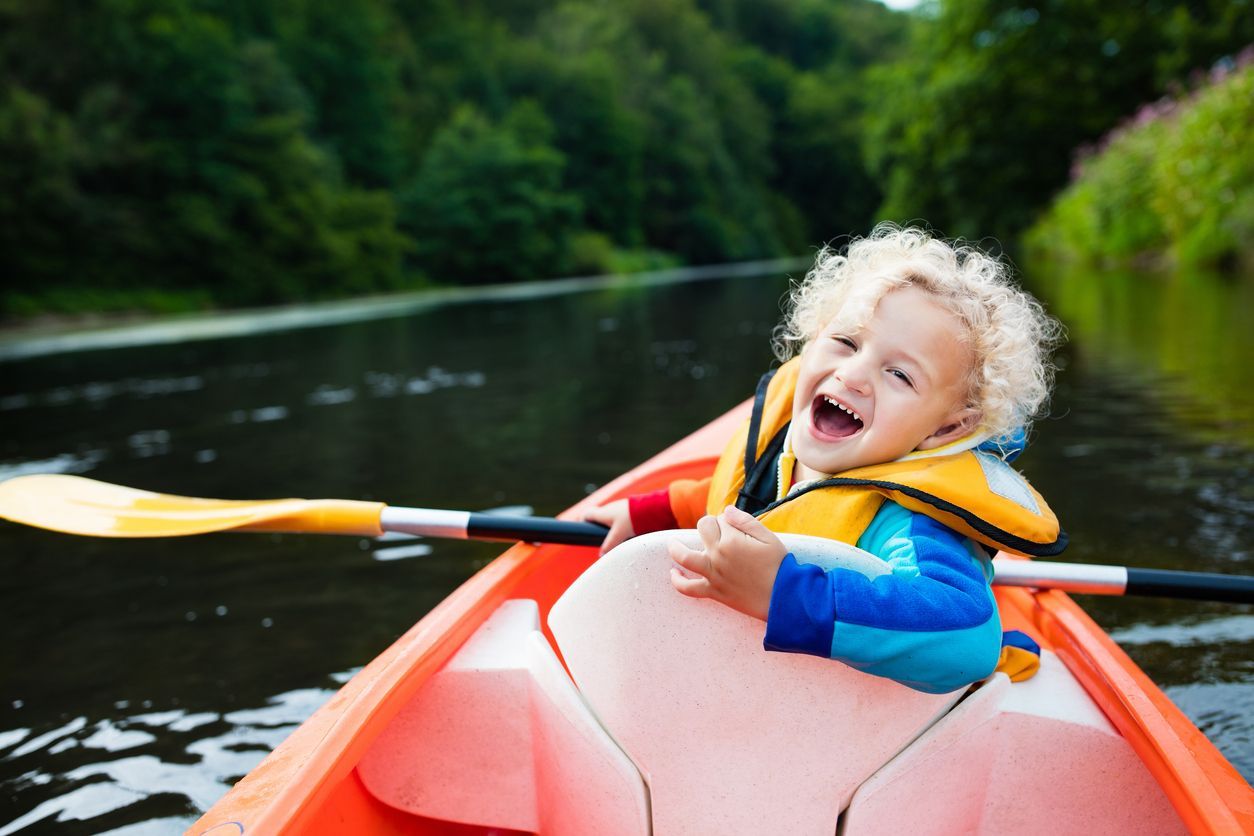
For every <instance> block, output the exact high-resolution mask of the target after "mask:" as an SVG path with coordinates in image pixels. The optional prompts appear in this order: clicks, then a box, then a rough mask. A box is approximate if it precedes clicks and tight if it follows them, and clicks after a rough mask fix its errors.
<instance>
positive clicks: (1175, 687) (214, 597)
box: [0, 277, 1254, 834]
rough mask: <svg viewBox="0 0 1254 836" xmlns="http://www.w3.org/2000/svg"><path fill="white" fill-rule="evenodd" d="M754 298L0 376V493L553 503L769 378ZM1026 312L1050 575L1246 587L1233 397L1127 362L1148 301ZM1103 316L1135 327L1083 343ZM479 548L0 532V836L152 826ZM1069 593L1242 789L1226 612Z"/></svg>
mask: <svg viewBox="0 0 1254 836" xmlns="http://www.w3.org/2000/svg"><path fill="white" fill-rule="evenodd" d="M1121 287H1122V285H1121ZM783 289H784V282H783V280H782V278H769V279H767V278H751V277H742V278H736V279H729V280H727V281H709V282H701V283H694V284H679V285H670V286H655V287H638V288H633V287H630V286H614V287H593V288H591V289H586V290H585V291H584V292H579V293H572V294H568V295H556V296H547V297H543V298H535V299H525V298H523V299H513V300H509V301H499V300H497V301H484V302H478V303H471V302H464V303H461V304H456V305H450V306H447V307H443V308H425V309H421V310H416V311H415V312H412V313H411V314H410V315H408V316H404V317H393V318H389V319H379V320H375V321H353V322H347V323H339V324H336V325H334V326H328V327H323V328H314V327H307V328H305V329H303V330H298V331H287V332H281V333H257V334H252V335H250V336H247V337H239V338H235V339H217V340H203V341H199V342H186V343H177V344H163V345H158V346H150V347H141V346H132V347H123V348H116V349H112V350H101V351H94V352H81V353H76V354H61V355H48V356H43V357H38V358H31V359H25V360H21V361H17V362H10V363H5V364H4V365H3V372H4V378H3V379H4V382H3V389H2V390H0V422H3V427H4V432H3V433H2V434H0V476H6V477H7V476H11V475H16V474H19V473H25V472H65V473H80V474H85V475H89V476H92V477H94V478H98V479H102V480H105V481H109V482H115V483H119V484H124V485H132V486H135V487H140V488H145V489H149V490H158V491H165V492H170V493H177V494H184V495H191V496H210V497H223V498H273V497H283V496H308V497H318V496H328V497H344V498H354V499H379V500H383V501H386V502H389V503H393V504H398V505H410V506H421V507H434V508H464V509H472V510H484V509H491V508H500V507H501V506H503V505H508V504H513V503H524V504H523V505H521V506H520V507H514V508H513V509H512V510H515V511H522V512H531V511H533V510H534V513H536V514H540V515H546V516H547V515H552V514H554V513H556V512H558V511H560V510H561V509H562V508H564V507H566V506H568V505H570V504H571V503H572V502H573V501H574V500H576V499H577V498H579V497H580V496H582V495H583V494H584V493H585V492H587V491H590V490H592V489H594V488H595V487H596V486H597V485H599V484H603V483H604V482H606V481H608V480H609V479H611V478H613V477H614V476H616V475H618V474H619V473H621V472H623V471H624V470H626V469H627V468H629V467H631V466H633V465H635V464H637V463H639V462H640V461H641V460H643V459H644V458H646V457H647V456H649V455H651V454H652V453H653V452H656V451H657V450H658V449H660V448H661V447H663V446H665V445H666V444H668V443H670V442H671V441H673V440H675V439H676V438H678V437H680V436H682V435H684V434H685V433H687V432H689V431H691V430H692V429H695V428H696V427H698V426H700V425H701V424H703V423H705V422H706V421H707V420H709V419H710V418H711V417H713V416H714V415H716V414H718V413H720V412H722V411H723V410H725V409H727V408H729V407H730V406H732V405H733V404H735V403H737V402H738V401H740V400H741V399H743V398H744V397H746V396H747V395H748V394H749V392H750V391H751V389H752V387H753V385H754V382H755V381H756V379H757V377H758V375H759V373H760V372H761V371H762V370H763V369H764V368H765V367H766V366H767V365H768V364H769V363H770V362H771V357H770V352H769V348H768V339H769V334H770V330H771V328H772V326H773V325H774V323H775V320H776V319H777V317H778V310H779V309H778V300H779V297H780V294H781V293H782V291H783ZM1125 292H1126V291H1125ZM1227 292H1228V293H1230V294H1237V296H1234V297H1232V298H1228V297H1225V299H1226V301H1223V300H1221V301H1212V302H1210V303H1208V304H1209V305H1210V307H1209V308H1207V310H1209V311H1211V312H1212V314H1213V315H1212V317H1211V319H1209V320H1207V323H1208V327H1212V328H1217V329H1222V328H1236V327H1240V328H1246V330H1245V331H1242V332H1240V333H1229V334H1227V335H1226V336H1225V335H1223V334H1218V335H1215V334H1208V335H1206V337H1205V339H1206V340H1207V341H1208V342H1207V346H1209V345H1211V344H1212V343H1213V344H1214V345H1215V346H1216V347H1218V346H1220V345H1221V344H1223V345H1228V344H1229V343H1235V344H1237V345H1246V346H1248V339H1249V333H1250V332H1251V331H1254V329H1250V328H1248V326H1249V324H1250V323H1248V322H1246V321H1244V320H1242V319H1241V317H1242V316H1244V315H1245V314H1240V313H1234V312H1231V311H1229V310H1228V308H1230V307H1232V306H1233V305H1235V303H1236V302H1237V301H1239V299H1241V298H1246V297H1241V296H1240V295H1239V294H1241V293H1244V292H1245V291H1244V290H1241V289H1239V288H1230V289H1229V291H1227ZM1054 294H1055V296H1056V298H1055V297H1051V296H1050V293H1049V292H1046V293H1044V294H1043V295H1045V296H1046V298H1047V299H1048V300H1049V301H1050V302H1051V304H1052V305H1053V307H1054V308H1055V309H1056V310H1057V311H1058V312H1059V313H1060V314H1061V315H1062V316H1063V317H1064V318H1065V319H1066V320H1067V321H1068V324H1069V325H1070V327H1071V330H1072V334H1073V343H1072V345H1071V346H1070V347H1069V348H1068V350H1067V353H1066V355H1065V357H1064V359H1065V361H1066V363H1067V367H1066V368H1065V369H1064V371H1063V373H1062V374H1061V376H1060V381H1059V383H1060V386H1059V394H1058V396H1057V398H1056V400H1055V409H1054V416H1053V417H1052V418H1051V419H1050V420H1046V421H1043V422H1041V424H1040V425H1039V426H1038V428H1037V432H1036V434H1035V440H1034V446H1033V449H1031V450H1029V451H1028V453H1027V454H1026V455H1025V456H1024V457H1023V459H1021V463H1022V466H1023V468H1024V470H1025V471H1026V472H1027V473H1028V475H1029V476H1030V477H1031V478H1032V479H1033V481H1034V482H1036V483H1037V484H1038V486H1039V487H1040V488H1041V490H1042V491H1043V493H1045V495H1047V496H1048V497H1050V499H1051V503H1052V504H1054V505H1055V507H1056V508H1057V510H1058V512H1059V516H1060V517H1061V518H1062V519H1063V522H1064V525H1065V526H1066V527H1067V529H1068V531H1069V532H1070V534H1071V538H1072V543H1073V545H1072V548H1071V549H1070V550H1069V551H1068V553H1067V555H1066V557H1067V558H1068V559H1073V560H1077V561H1087V562H1100V563H1110V562H1115V563H1118V562H1127V563H1136V564H1139V565H1148V566H1159V567H1168V568H1181V567H1184V568H1199V569H1211V570H1217V571H1234V572H1235V571H1243V570H1244V571H1248V566H1249V565H1250V560H1251V557H1250V551H1251V545H1252V544H1251V539H1250V534H1249V531H1250V529H1251V527H1250V517H1251V514H1252V513H1254V495H1252V494H1251V487H1250V486H1251V484H1252V480H1251V479H1250V472H1251V469H1254V459H1252V458H1251V456H1252V453H1251V449H1252V447H1254V445H1251V444H1250V443H1249V441H1250V440H1249V436H1248V427H1249V422H1248V417H1249V414H1250V413H1249V412H1248V411H1243V410H1248V409H1249V406H1248V404H1249V401H1248V398H1249V394H1248V392H1249V389H1248V387H1246V388H1245V389H1241V385H1238V384H1234V385H1233V386H1234V390H1232V391H1230V390H1229V389H1223V391H1222V392H1221V391H1220V388H1221V387H1220V385H1219V384H1218V383H1217V382H1216V381H1218V380H1219V379H1220V378H1222V377H1223V375H1215V374H1212V372H1210V371H1206V367H1207V364H1209V363H1211V361H1209V360H1207V361H1205V363H1202V361H1200V360H1199V361H1198V362H1199V363H1202V365H1201V366H1200V367H1199V368H1200V369H1201V370H1200V371H1197V372H1196V373H1195V372H1194V371H1192V367H1190V366H1187V365H1180V364H1176V365H1163V364H1162V363H1161V362H1159V361H1158V360H1154V359H1152V358H1150V359H1147V357H1146V356H1144V349H1143V343H1142V342H1139V341H1140V340H1143V339H1147V337H1142V336H1139V335H1140V334H1141V333H1142V331H1145V332H1146V333H1147V334H1152V333H1153V329H1150V328H1143V325H1144V323H1143V320H1144V319H1145V318H1146V317H1157V318H1158V320H1159V321H1160V322H1161V321H1162V320H1163V318H1164V316H1165V315H1164V314H1162V312H1161V311H1160V312H1158V313H1150V312H1147V310H1148V309H1146V308H1144V307H1137V308H1135V309H1134V312H1133V313H1129V314H1128V315H1127V316H1125V317H1123V318H1119V317H1113V318H1112V314H1110V311H1111V310H1116V311H1122V310H1125V309H1130V308H1129V306H1128V305H1122V303H1119V304H1117V303H1116V302H1117V300H1116V301H1109V300H1107V301H1103V302H1102V303H1101V304H1102V306H1103V307H1101V310H1100V315H1098V314H1094V315H1092V316H1090V315H1089V314H1088V313H1086V311H1088V310H1089V308H1090V307H1093V306H1094V305H1096V304H1097V303H1096V302H1093V301H1092V298H1093V297H1094V295H1095V294H1096V291H1094V290H1093V288H1091V287H1081V289H1080V290H1074V289H1071V286H1070V285H1062V284H1059V285H1057V286H1056V287H1054ZM1068 294H1072V295H1075V294H1078V295H1079V299H1080V301H1078V302H1076V301H1069V300H1071V296H1069V295H1068ZM1172 299H1173V297H1168V302H1165V303H1163V304H1168V305H1169V306H1170V305H1173V304H1176V302H1175V301H1172ZM1137 304H1138V305H1143V304H1148V303H1143V302H1138V303H1137ZM1121 305H1122V306H1121ZM1073 308H1074V310H1073ZM1221 312H1222V313H1224V316H1226V317H1227V319H1224V317H1222V316H1220V315H1219V314H1220V313H1221ZM1086 317H1088V318H1086ZM1103 317H1105V319H1103ZM1103 322H1108V323H1109V324H1108V326H1107V327H1101V324H1102V323H1103ZM1094 323H1095V324H1094ZM1225 323H1227V324H1225ZM1123 327H1127V328H1128V329H1130V331H1131V333H1132V334H1133V335H1132V336H1123V337H1120V336H1117V335H1116V334H1114V333H1112V332H1113V331H1115V330H1117V329H1119V328H1123ZM1160 339H1163V340H1167V339H1172V340H1175V339H1183V338H1178V337H1166V336H1163V337H1160ZM1242 340H1245V341H1247V342H1245V343H1242V342H1241V341H1242ZM1199 350H1210V349H1209V348H1206V347H1203V348H1200V349H1199ZM1216 350H1220V349H1218V348H1217V349H1216ZM1222 351H1224V352H1230V351H1231V350H1230V349H1229V348H1223V349H1222ZM1160 353H1161V354H1163V355H1165V356H1167V357H1169V358H1179V357H1183V356H1185V354H1186V353H1187V352H1183V349H1173V350H1172V351H1171V352H1165V351H1164V352H1160ZM1224 356H1229V355H1224ZM1231 356H1234V357H1239V356H1240V355H1239V354H1237V355H1231ZM1246 356H1247V357H1248V356H1249V355H1248V352H1247V354H1246ZM1172 362H1173V363H1175V362H1176V361H1175V360H1173V361H1172ZM1195 374H1196V375H1201V376H1200V377H1198V378H1197V379H1198V380H1200V381H1202V383H1196V382H1193V381H1194V375H1195ZM1242 374H1248V371H1234V373H1233V379H1234V380H1237V381H1239V380H1243V379H1245V378H1242V377H1240V375H1242ZM1236 389H1240V391H1235V390H1236ZM1242 416H1244V417H1242ZM500 550H501V547H500V546H499V545H494V544H490V543H467V542H455V541H454V542H450V541H437V540H430V539H420V538H398V537H387V538H381V540H380V541H378V542H376V541H370V540H361V539H359V538H332V537H311V536H294V535H233V536H232V535H218V536H205V537H193V538H186V539H180V540H151V541H138V540H132V541H122V540H118V541H109V540H90V539H74V538H69V537H65V536H61V535H55V534H49V533H45V532H39V531H34V530H27V529H22V528H19V527H17V526H10V525H0V599H2V605H0V620H2V623H0V630H3V631H4V635H5V636H6V639H7V641H6V643H5V645H4V656H3V657H0V665H3V669H4V670H5V672H6V674H5V689H4V694H3V703H0V787H2V788H3V792H0V827H3V828H4V830H2V831H0V833H7V832H15V831H16V830H18V829H21V828H23V827H24V826H26V825H28V824H34V825H35V828H36V829H39V828H40V827H41V826H42V827H43V828H44V829H55V830H57V832H61V833H95V832H101V831H107V830H109V829H110V828H113V829H114V832H120V833H127V834H141V833H143V834H147V833H167V832H172V831H174V830H178V829H180V828H181V827H182V826H183V825H185V824H186V823H188V822H190V821H191V820H192V819H193V818H194V817H195V816H196V814H197V812H198V811H199V810H201V809H203V808H204V807H205V806H207V805H208V804H209V803H211V802H212V801H213V800H214V799H215V798H216V797H218V796H219V795H220V794H221V793H222V792H223V791H225V789H226V787H227V786H229V784H230V783H231V782H232V781H233V780H234V779H235V778H237V777H238V776H240V775H242V774H243V773H245V772H247V771H248V769H250V768H251V767H252V766H253V765H254V764H255V763H257V762H258V761H259V760H260V758H261V757H262V756H263V755H264V753H265V751H267V750H268V749H269V748H270V747H272V746H273V745H274V744H275V743H277V742H278V741H279V740H281V739H282V738H283V737H284V736H285V735H286V734H287V733H288V732H289V731H290V730H291V729H292V728H293V727H294V726H295V725H296V724H297V723H299V722H300V721H301V720H302V719H304V718H305V717H306V716H308V714H309V713H310V712H312V710H313V709H314V708H315V707H316V706H317V705H318V704H320V703H321V702H322V701H323V700H325V699H326V698H327V697H328V696H329V695H330V694H331V693H332V691H333V688H334V687H335V682H337V681H342V680H343V674H341V673H339V672H343V671H348V670H353V669H356V668H358V667H360V666H361V665H363V664H364V663H365V662H367V661H368V660H370V659H371V658H373V657H374V656H376V655H377V654H378V653H379V652H381V651H382V650H383V649H384V648H385V647H386V646H387V645H388V644H390V643H391V642H392V641H393V640H394V639H395V638H396V637H397V636H398V635H400V634H401V633H402V632H403V631H404V630H406V629H407V628H408V627H409V626H410V625H411V624H412V623H413V622H414V621H415V620H417V619H418V618H419V617H420V616H421V615H422V614H423V613H425V612H426V611H427V610H429V609H430V608H431V607H432V606H434V605H435V604H436V603H437V602H439V601H440V600H441V599H442V598H444V597H445V596H446V595H447V594H448V593H449V592H450V591H451V590H452V589H454V588H455V587H456V586H457V585H458V584H459V583H461V582H462V581H463V580H464V579H465V578H466V577H467V576H469V575H470V574H471V573H472V572H474V571H475V570H476V569H477V568H479V567H480V566H482V565H484V564H485V563H486V562H488V561H489V560H490V559H491V558H492V557H493V556H494V555H496V554H498V553H499V552H500ZM1082 603H1083V605H1084V606H1085V607H1086V608H1087V609H1088V610H1089V611H1090V612H1091V613H1093V614H1094V616H1095V617H1096V618H1098V620H1099V621H1100V622H1101V623H1102V624H1103V625H1105V626H1106V627H1107V628H1109V629H1111V630H1112V631H1114V633H1115V635H1116V636H1117V637H1120V638H1122V639H1123V640H1124V642H1125V644H1126V646H1127V647H1128V649H1129V651H1130V652H1131V653H1132V654H1133V655H1134V657H1135V658H1136V659H1137V660H1138V662H1140V663H1141V664H1142V665H1143V666H1144V667H1145V668H1146V669H1147V671H1148V672H1149V673H1150V675H1151V676H1152V677H1154V678H1155V679H1156V680H1157V681H1159V682H1161V683H1163V684H1164V685H1165V686H1166V688H1167V690H1168V693H1169V694H1170V695H1171V696H1172V698H1173V699H1175V700H1177V702H1178V703H1179V704H1180V705H1181V706H1182V707H1183V708H1184V709H1185V710H1186V712H1187V713H1189V715H1190V716H1191V717H1192V718H1193V719H1194V720H1195V721H1196V722H1198V723H1199V724H1200V725H1202V727H1203V728H1204V730H1205V731H1207V733H1208V734H1210V735H1211V736H1212V738H1213V739H1215V740H1216V742H1217V743H1218V744H1219V745H1220V746H1221V748H1222V749H1223V750H1224V752H1225V754H1227V755H1228V757H1229V758H1231V759H1232V760H1233V761H1234V762H1235V763H1236V764H1237V765H1238V767H1239V768H1240V769H1242V770H1243V771H1244V773H1245V774H1246V775H1247V776H1248V775H1254V743H1252V742H1251V729H1252V728H1254V720H1251V717H1254V662H1252V661H1251V660H1254V652H1252V651H1254V636H1252V635H1251V633H1252V632H1254V630H1252V628H1251V627H1250V625H1249V622H1248V617H1249V616H1248V614H1247V613H1246V612H1245V611H1243V610H1237V611H1234V609H1233V608H1232V607H1230V606H1229V607H1225V606H1223V605H1212V604H1200V603H1186V602H1162V601H1134V600H1101V599H1096V598H1093V597H1086V598H1084V599H1082ZM54 821H55V822H56V824H55V825H53V824H52V823H53V822H54ZM6 822H7V823H8V824H7V825H6V824H3V823H6ZM41 823H42V824H41Z"/></svg>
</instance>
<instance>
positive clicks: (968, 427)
mask: <svg viewBox="0 0 1254 836" xmlns="http://www.w3.org/2000/svg"><path fill="white" fill-rule="evenodd" d="M983 417H984V415H983V413H982V412H980V410H978V409H976V408H975V407H973V406H966V407H962V408H961V409H957V410H954V411H953V412H951V413H950V414H949V415H948V416H946V418H945V421H944V423H942V424H941V425H940V428H939V429H937V430H936V432H934V433H932V434H931V435H929V436H928V437H927V438H925V439H923V443H922V444H920V445H919V446H918V447H917V448H915V449H917V450H935V449H936V448H937V447H943V446H945V445H946V444H948V443H950V442H951V441H957V440H958V439H960V438H962V437H963V436H964V435H968V434H969V433H971V432H972V431H973V430H974V429H975V428H976V427H977V426H979V423H980V419H981V418H983Z"/></svg>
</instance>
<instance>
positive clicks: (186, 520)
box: [0, 474, 385, 537]
mask: <svg viewBox="0 0 1254 836" xmlns="http://www.w3.org/2000/svg"><path fill="white" fill-rule="evenodd" d="M384 507H385V506H384V504H383V503H382V502H359V501H356V500H350V499H268V500H257V501H248V500H228V499H197V498H195V497H190V496H172V495H170V494H162V493H151V492H150V491H141V490H136V489H134V488H125V487H122V486H121V485H110V484H108V483H107V482H97V481H96V480H94V479H84V478H83V477H81V476H65V475H61V474H37V475H33V476H18V477H15V478H13V479H9V480H7V481H5V482H0V517H3V518H5V519H8V520H12V521H13V522H18V523H23V524H25V525H33V526H36V527H38V528H47V529H50V530H52V531H61V532H64V533H66V534H84V535H87V536H91V537H178V536H183V535H188V534H208V533H210V532H214V531H290V532H307V533H313V534H352V535H359V536H367V537H377V536H378V535H380V534H382V533H383V529H382V528H380V527H379V515H380V514H381V513H382V512H383V509H384Z"/></svg>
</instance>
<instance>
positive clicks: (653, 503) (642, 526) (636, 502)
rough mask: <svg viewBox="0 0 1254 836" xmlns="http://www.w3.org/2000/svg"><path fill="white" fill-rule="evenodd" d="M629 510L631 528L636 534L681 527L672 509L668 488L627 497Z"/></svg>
mask: <svg viewBox="0 0 1254 836" xmlns="http://www.w3.org/2000/svg"><path fill="white" fill-rule="evenodd" d="M627 510H628V511H629V512H630V513H631V529H632V531H634V532H635V533H636V534H648V533H649V532H650V531H667V530H669V529H672V528H678V527H679V523H678V522H676V521H675V514H674V513H673V512H672V511H671V497H670V491H669V490H667V489H666V488H662V489H661V490H658V491H652V492H650V493H642V494H636V495H635V496H629V497H627Z"/></svg>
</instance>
